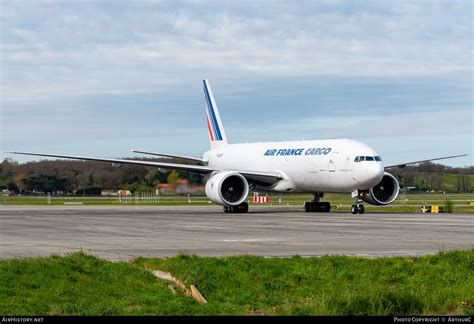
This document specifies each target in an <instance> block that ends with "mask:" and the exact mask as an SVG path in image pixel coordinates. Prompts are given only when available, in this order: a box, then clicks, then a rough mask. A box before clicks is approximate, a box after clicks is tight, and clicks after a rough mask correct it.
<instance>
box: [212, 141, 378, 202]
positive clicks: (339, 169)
mask: <svg viewBox="0 0 474 324" xmlns="http://www.w3.org/2000/svg"><path fill="white" fill-rule="evenodd" d="M359 156H362V157H370V158H372V160H371V159H369V158H367V160H364V161H361V162H356V161H355V159H356V157H359ZM204 160H205V161H207V162H208V165H209V166H210V167H213V168H216V169H219V170H242V171H254V172H275V170H277V172H278V174H279V175H281V177H282V180H280V181H278V182H277V183H275V184H274V185H272V186H269V187H264V188H262V189H266V190H269V191H284V192H313V193H314V192H340V193H347V192H352V191H354V190H357V189H360V190H367V189H369V188H372V187H373V186H375V185H376V184H377V183H379V182H380V180H381V179H382V177H383V174H384V167H383V164H382V162H381V161H380V158H379V156H378V155H377V153H376V152H375V151H374V150H373V149H372V148H370V147H369V146H367V145H365V144H363V143H360V142H357V141H354V140H349V139H329V140H316V141H285V142H265V143H248V144H228V145H223V146H220V147H216V148H214V149H212V150H210V151H207V152H206V153H205V154H204ZM376 160H379V161H376Z"/></svg>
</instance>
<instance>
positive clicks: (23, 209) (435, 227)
mask: <svg viewBox="0 0 474 324" xmlns="http://www.w3.org/2000/svg"><path fill="white" fill-rule="evenodd" d="M473 247H474V214H400V213H366V214H363V215H352V214H350V213H347V212H344V213H342V212H335V213H329V214H323V213H305V212H304V211H302V210H301V209H299V208H298V207H267V206H258V207H256V206H251V212H249V213H248V214H224V213H223V212H222V208H221V207H217V206H209V207H207V206H205V207H200V206H195V207H188V206H180V207H173V206H166V207H165V206H163V207H161V206H160V207H86V206H68V207H54V206H52V207H34V206H0V257H1V258H3V259H5V258H18V257H31V256H47V255H51V254H65V253H69V252H74V251H78V250H80V249H84V250H86V251H88V252H89V253H92V254H95V255H98V256H100V257H103V258H107V259H111V260H128V259H132V258H134V257H138V256H146V257H165V256H174V255H176V254H178V253H188V254H196V255H202V256H228V255H261V256H292V255H301V256H320V255H328V254H329V255H363V256H369V257H376V256H398V255H423V254H431V253H437V252H439V251H446V250H453V249H467V248H473Z"/></svg>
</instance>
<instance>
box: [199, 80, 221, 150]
mask: <svg viewBox="0 0 474 324" xmlns="http://www.w3.org/2000/svg"><path fill="white" fill-rule="evenodd" d="M203 90H204V99H205V101H206V116H207V129H208V130H209V140H210V141H211V148H216V147H218V146H221V145H227V137H226V136H225V131H224V126H223V125H222V120H221V116H220V114H219V109H217V105H216V100H215V99H214V94H213V93H212V89H211V85H210V84H209V81H208V80H207V79H205V80H203Z"/></svg>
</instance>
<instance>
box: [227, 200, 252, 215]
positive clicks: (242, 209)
mask: <svg viewBox="0 0 474 324" xmlns="http://www.w3.org/2000/svg"><path fill="white" fill-rule="evenodd" d="M248 211H249V204H247V203H246V202H244V203H241V204H240V205H237V206H224V213H233V214H238V213H239V214H240V213H247V212H248Z"/></svg>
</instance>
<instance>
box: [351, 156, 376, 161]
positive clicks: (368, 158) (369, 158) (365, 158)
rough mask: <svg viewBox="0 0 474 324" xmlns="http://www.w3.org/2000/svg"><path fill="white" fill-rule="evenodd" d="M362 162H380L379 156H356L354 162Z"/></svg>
mask: <svg viewBox="0 0 474 324" xmlns="http://www.w3.org/2000/svg"><path fill="white" fill-rule="evenodd" d="M363 161H382V158H381V157H380V156H356V157H355V159H354V162H363Z"/></svg>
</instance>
